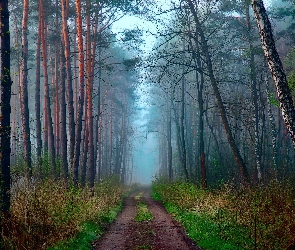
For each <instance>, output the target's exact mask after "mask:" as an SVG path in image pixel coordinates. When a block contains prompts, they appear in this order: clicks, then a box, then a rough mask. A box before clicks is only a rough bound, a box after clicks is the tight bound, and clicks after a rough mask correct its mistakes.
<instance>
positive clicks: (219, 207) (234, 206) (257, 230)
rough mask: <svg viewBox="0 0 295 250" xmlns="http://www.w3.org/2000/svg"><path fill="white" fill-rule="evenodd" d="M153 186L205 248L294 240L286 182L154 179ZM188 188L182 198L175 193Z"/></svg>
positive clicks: (270, 245) (280, 245)
mask: <svg viewBox="0 0 295 250" xmlns="http://www.w3.org/2000/svg"><path fill="white" fill-rule="evenodd" d="M188 187H190V188H188ZM193 188H194V189H195V191H192V190H190V189H193ZM152 190H153V197H155V198H156V199H159V200H161V201H162V202H164V205H165V207H166V209H167V210H168V212H169V213H171V214H172V215H173V216H175V218H176V220H178V221H179V222H181V223H182V224H183V225H184V227H185V228H186V230H187V232H188V234H189V236H190V237H191V238H192V239H193V240H195V241H196V243H197V244H198V245H199V246H200V247H202V248H203V249H286V248H287V247H288V245H289V244H291V242H293V241H294V240H295V238H294V233H295V222H294V221H295V214H294V212H293V211H294V210H295V202H294V201H295V190H294V188H293V187H292V185H290V184H281V183H278V182H272V183H270V184H269V185H266V186H263V187H253V188H251V189H249V188H240V189H235V188H233V187H231V186H230V185H226V184H224V186H223V187H222V188H220V189H219V190H211V191H204V190H199V188H198V187H196V186H193V185H192V184H188V183H181V182H175V183H169V182H155V183H154V184H153V187H152ZM186 191H189V192H188V195H187V197H183V202H181V200H179V199H177V197H175V196H176V195H175V194H178V195H179V194H181V195H182V196H183V195H184V194H185V193H186ZM192 194H197V195H192ZM194 197H195V198H194ZM188 200H190V201H188Z"/></svg>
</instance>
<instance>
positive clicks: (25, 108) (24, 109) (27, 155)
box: [20, 0, 32, 178]
mask: <svg viewBox="0 0 295 250" xmlns="http://www.w3.org/2000/svg"><path fill="white" fill-rule="evenodd" d="M28 16H29V0H24V8H23V20H22V64H21V74H22V75H21V82H20V91H21V92H20V97H21V100H20V103H21V105H20V106H21V118H22V131H23V139H24V160H25V163H26V175H27V177H28V178H30V177H31V176H32V160H31V139H30V113H29V102H28V35H27V33H28Z"/></svg>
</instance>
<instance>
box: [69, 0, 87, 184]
mask: <svg viewBox="0 0 295 250" xmlns="http://www.w3.org/2000/svg"><path fill="white" fill-rule="evenodd" d="M81 12H82V11H81V1H80V0H76V18H77V37H78V58H79V80H80V86H79V92H80V96H79V100H78V114H77V124H76V133H75V151H74V161H73V165H72V180H73V183H74V184H77V180H78V169H79V159H80V153H81V132H82V118H83V106H84V49H83V34H82V14H81Z"/></svg>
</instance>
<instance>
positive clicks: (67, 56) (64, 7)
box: [61, 0, 75, 166]
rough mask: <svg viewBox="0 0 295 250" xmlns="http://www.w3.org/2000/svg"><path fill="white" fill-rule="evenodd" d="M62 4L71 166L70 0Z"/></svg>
mask: <svg viewBox="0 0 295 250" xmlns="http://www.w3.org/2000/svg"><path fill="white" fill-rule="evenodd" d="M61 6H62V37H63V43H64V55H65V60H66V75H67V93H66V94H67V106H68V115H69V122H68V131H69V139H70V146H69V155H70V166H72V165H73V160H74V147H75V117H74V116H75V114H74V103H73V102H74V101H73V86H72V70H71V54H70V40H69V33H68V25H67V20H68V9H69V1H68V0H61Z"/></svg>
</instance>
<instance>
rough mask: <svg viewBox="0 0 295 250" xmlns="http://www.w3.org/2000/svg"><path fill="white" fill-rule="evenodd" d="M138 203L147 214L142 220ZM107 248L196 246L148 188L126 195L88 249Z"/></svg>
mask: <svg viewBox="0 0 295 250" xmlns="http://www.w3.org/2000/svg"><path fill="white" fill-rule="evenodd" d="M140 204H144V205H146V206H147V209H146V210H148V212H149V213H150V214H151V215H152V217H151V218H148V217H147V219H146V220H145V219H144V216H143V219H138V218H139V217H138V216H139V212H140V211H139V205H140ZM109 249H120V250H124V249H126V250H139V249H151V250H166V249H167V250H168V249H169V250H171V249H174V250H177V249H179V250H186V249H188V250H200V248H199V247H197V246H196V245H195V243H194V242H193V241H192V240H191V239H189V238H188V236H187V234H186V233H185V231H184V229H183V228H182V226H181V225H180V224H178V223H177V222H176V221H175V220H173V219H172V217H171V215H169V214H168V213H167V211H166V210H165V208H164V207H163V206H162V204H161V203H159V202H158V201H155V200H154V199H153V198H152V197H151V196H150V190H149V189H144V190H140V191H137V192H134V193H132V194H131V195H129V196H128V197H126V198H125V199H124V201H123V210H122V212H121V213H120V214H119V216H118V218H117V219H116V221H115V222H113V223H112V224H111V225H110V226H109V227H108V229H107V230H106V232H105V234H104V235H103V236H102V237H101V238H100V239H99V240H98V241H96V242H94V243H93V248H92V250H109Z"/></svg>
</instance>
